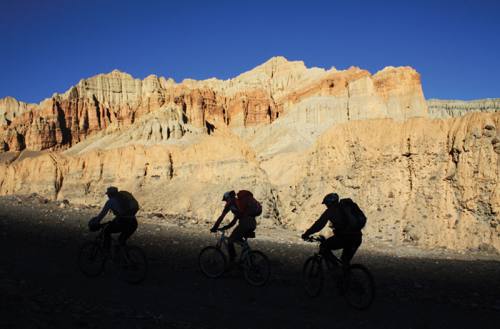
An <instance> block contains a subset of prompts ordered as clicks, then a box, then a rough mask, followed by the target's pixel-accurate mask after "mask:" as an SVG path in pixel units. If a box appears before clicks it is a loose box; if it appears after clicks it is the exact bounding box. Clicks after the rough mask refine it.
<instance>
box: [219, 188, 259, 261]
mask: <svg viewBox="0 0 500 329" xmlns="http://www.w3.org/2000/svg"><path fill="white" fill-rule="evenodd" d="M222 201H225V202H226V205H225V206H224V210H222V214H221V215H220V216H219V218H218V219H217V221H216V222H215V224H214V226H213V227H212V228H211V229H210V231H211V232H216V231H217V229H218V228H219V225H220V224H221V222H222V221H223V220H224V217H226V215H227V214H228V213H229V212H230V211H231V212H232V213H233V215H234V218H233V220H232V221H231V222H230V223H229V224H228V225H226V226H224V227H222V228H221V230H227V229H229V228H231V227H233V226H234V225H236V223H238V226H236V227H235V229H234V230H233V232H231V235H230V236H229V239H228V245H227V247H228V248H227V249H228V252H229V261H230V263H234V260H235V258H236V250H235V249H234V243H235V242H238V241H242V239H243V237H245V236H247V235H249V234H250V233H252V232H253V231H255V229H256V227H257V222H256V221H255V217H253V216H251V215H250V214H249V209H248V207H246V206H245V204H244V202H243V200H239V198H237V197H236V193H235V192H234V191H228V192H226V193H224V195H223V196H222Z"/></svg>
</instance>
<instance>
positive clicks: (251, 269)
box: [198, 229, 271, 286]
mask: <svg viewBox="0 0 500 329" xmlns="http://www.w3.org/2000/svg"><path fill="white" fill-rule="evenodd" d="M218 232H221V233H220V237H217V243H216V245H215V246H208V247H205V248H203V249H202V250H201V251H200V254H199V256H198V265H199V266H200V270H201V272H202V273H203V274H204V275H205V276H207V277H209V278H212V279H215V278H218V277H220V276H222V275H223V274H224V273H225V272H226V271H227V269H228V267H227V265H228V262H227V257H226V255H225V254H224V252H223V251H222V247H223V246H225V248H226V250H227V244H228V237H226V234H225V230H220V229H219V230H218ZM215 234H216V235H217V232H216V233H215ZM251 238H255V233H254V232H251V233H250V234H247V235H246V236H245V237H244V238H243V240H242V241H241V242H236V243H238V244H240V245H241V247H242V249H241V253H240V257H239V260H238V262H237V264H238V265H239V266H241V268H242V269H243V273H244V277H245V280H246V281H247V282H248V283H249V284H251V285H253V286H262V285H264V284H265V283H266V282H267V281H268V280H269V277H270V274H271V267H270V264H269V260H268V258H267V256H266V255H264V253H262V252H261V251H258V250H251V249H250V245H249V244H248V241H247V240H248V239H251Z"/></svg>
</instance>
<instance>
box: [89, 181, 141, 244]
mask: <svg viewBox="0 0 500 329" xmlns="http://www.w3.org/2000/svg"><path fill="white" fill-rule="evenodd" d="M106 195H107V196H108V201H106V203H105V204H104V207H103V208H102V210H101V212H100V213H99V214H98V215H97V216H96V217H94V218H92V219H91V220H90V222H89V228H90V229H91V231H92V230H96V228H98V227H99V226H100V223H101V221H102V219H103V218H104V217H105V216H106V214H107V213H108V212H109V211H110V210H111V212H112V213H113V215H115V218H114V219H113V220H112V221H111V222H110V223H109V225H107V226H106V227H105V228H104V248H106V249H107V250H109V249H110V246H111V234H112V233H120V236H119V237H118V242H119V244H120V246H123V245H125V242H126V241H127V239H128V238H130V237H131V236H132V234H134V232H135V230H136V229H137V218H136V217H135V213H136V212H137V210H136V209H133V208H134V207H133V206H132V207H131V206H130V204H129V200H127V197H126V196H127V195H130V196H131V194H130V193H128V192H125V191H121V192H118V189H117V188H116V187H114V186H110V187H108V188H107V190H106ZM132 199H133V197H132ZM133 200H134V201H135V199H133ZM137 207H138V205H137Z"/></svg>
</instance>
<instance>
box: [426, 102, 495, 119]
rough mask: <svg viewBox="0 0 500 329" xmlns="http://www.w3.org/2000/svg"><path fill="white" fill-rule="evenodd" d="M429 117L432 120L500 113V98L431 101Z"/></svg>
mask: <svg viewBox="0 0 500 329" xmlns="http://www.w3.org/2000/svg"><path fill="white" fill-rule="evenodd" d="M427 106H428V107H429V116H430V117H432V118H443V119H444V118H455V117H459V116H462V115H465V114H467V113H472V112H489V113H491V112H498V111H500V98H486V99H476V100H472V101H461V100H445V99H429V100H428V101H427Z"/></svg>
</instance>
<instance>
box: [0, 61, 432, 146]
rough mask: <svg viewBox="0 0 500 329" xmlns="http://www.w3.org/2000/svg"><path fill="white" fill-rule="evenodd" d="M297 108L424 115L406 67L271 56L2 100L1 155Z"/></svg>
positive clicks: (346, 114)
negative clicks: (112, 131)
mask: <svg viewBox="0 0 500 329" xmlns="http://www.w3.org/2000/svg"><path fill="white" fill-rule="evenodd" d="M324 104H328V105H326V107H325V106H324ZM296 107H302V108H304V107H305V108H306V109H305V110H304V111H302V112H307V111H316V113H315V114H314V115H315V116H316V119H317V121H328V122H336V121H338V122H341V121H347V120H362V119H370V118H394V119H397V120H405V119H407V118H410V117H415V116H425V115H426V114H427V108H426V103H425V100H424V97H423V93H422V88H421V85H420V78H419V75H418V73H417V72H415V71H414V70H413V69H411V68H408V67H403V68H392V67H389V68H385V69H384V70H382V71H380V72H378V73H377V74H375V75H373V76H372V75H371V74H370V73H369V72H367V71H364V70H361V69H359V68H350V69H348V70H345V71H337V70H335V69H330V70H324V69H319V68H310V69H309V68H307V67H306V66H305V65H304V63H303V62H289V61H287V60H286V59H285V58H283V57H275V58H272V59H270V60H269V61H267V62H266V63H264V64H262V65H260V66H258V67H256V68H255V69H253V70H251V71H249V72H246V73H243V74H241V75H239V76H238V77H236V78H234V79H230V80H226V81H221V80H217V79H209V80H204V81H194V80H185V81H183V82H181V83H175V82H174V81H173V80H171V79H169V80H167V79H165V78H162V77H160V78H159V77H156V76H154V75H151V76H149V77H147V78H145V79H144V80H139V79H134V78H133V77H132V76H131V75H129V74H127V73H122V72H120V71H117V70H115V71H113V72H111V73H108V74H100V75H97V76H94V77H91V78H88V79H83V80H81V81H80V82H79V83H78V84H77V85H76V86H74V87H71V88H70V89H69V90H68V91H67V92H65V93H64V94H54V95H53V97H51V98H48V99H46V100H44V101H42V102H41V103H40V104H25V103H22V102H18V101H16V100H15V99H13V98H10V97H8V98H5V99H2V100H0V120H2V121H1V124H2V125H1V130H0V134H1V135H0V136H1V138H2V139H3V140H2V145H3V148H2V149H3V150H15V151H21V150H23V149H28V150H37V151H39V150H45V149H64V148H68V147H71V146H72V145H75V144H77V143H79V142H81V141H82V140H84V139H86V138H87V137H88V136H91V135H93V134H95V133H97V132H100V131H103V130H105V129H107V128H109V127H123V126H130V125H132V124H133V123H134V122H135V121H136V120H138V119H140V118H141V117H142V116H144V115H147V114H150V113H154V112H157V111H162V110H165V108H175V109H176V115H175V120H177V125H186V124H187V125H190V126H192V127H195V128H202V129H203V128H204V129H208V130H210V129H211V127H212V126H215V127H217V126H220V125H225V126H228V127H234V128H236V127H252V126H257V125H265V124H270V123H272V122H274V121H275V120H276V119H277V118H279V116H280V114H281V115H285V114H286V113H287V112H288V111H291V110H293V109H294V108H296ZM172 119H174V118H173V117H171V118H170V119H169V120H170V121H172ZM298 124H300V122H298ZM167 135H168V134H167ZM181 135H183V134H182V133H181ZM174 137H179V134H174V136H172V138H174ZM181 137H182V136H181Z"/></svg>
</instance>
